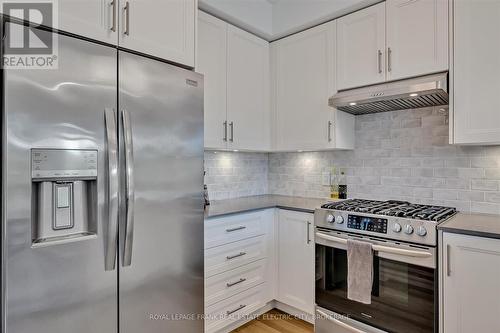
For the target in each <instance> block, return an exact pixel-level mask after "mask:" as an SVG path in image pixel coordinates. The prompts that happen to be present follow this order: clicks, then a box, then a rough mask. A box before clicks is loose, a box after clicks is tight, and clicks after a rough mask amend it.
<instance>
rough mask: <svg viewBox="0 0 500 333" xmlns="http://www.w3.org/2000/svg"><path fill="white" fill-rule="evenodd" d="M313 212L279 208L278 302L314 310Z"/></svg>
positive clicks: (304, 310)
mask: <svg viewBox="0 0 500 333" xmlns="http://www.w3.org/2000/svg"><path fill="white" fill-rule="evenodd" d="M313 222H314V215H313V214H308V213H301V212H295V211H288V210H279V213H278V237H277V241H278V244H277V248H278V253H277V263H278V281H277V290H278V301H280V302H281V303H284V304H286V305H289V306H292V307H294V308H296V309H298V310H301V311H303V312H306V313H308V314H313V313H314V223H313Z"/></svg>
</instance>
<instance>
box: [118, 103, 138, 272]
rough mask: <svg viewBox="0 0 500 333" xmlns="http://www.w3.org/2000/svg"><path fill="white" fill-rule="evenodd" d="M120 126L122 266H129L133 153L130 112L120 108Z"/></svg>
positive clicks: (131, 241)
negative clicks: (122, 156) (121, 135)
mask: <svg viewBox="0 0 500 333" xmlns="http://www.w3.org/2000/svg"><path fill="white" fill-rule="evenodd" d="M121 119H122V126H123V137H124V149H125V187H126V188H125V191H126V197H125V203H126V210H125V241H124V245H123V266H130V265H131V263H132V243H133V238H134V201H135V188H134V154H133V142H132V125H131V123H130V113H129V112H128V111H127V110H122V116H121Z"/></svg>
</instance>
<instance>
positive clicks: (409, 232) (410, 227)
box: [405, 224, 413, 235]
mask: <svg viewBox="0 0 500 333" xmlns="http://www.w3.org/2000/svg"><path fill="white" fill-rule="evenodd" d="M412 233H413V227H412V226H411V225H409V224H407V225H406V226H405V234H407V235H411V234H412Z"/></svg>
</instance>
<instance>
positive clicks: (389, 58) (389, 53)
mask: <svg viewBox="0 0 500 333" xmlns="http://www.w3.org/2000/svg"><path fill="white" fill-rule="evenodd" d="M387 71H388V72H390V71H392V50H391V48H390V47H388V48H387Z"/></svg>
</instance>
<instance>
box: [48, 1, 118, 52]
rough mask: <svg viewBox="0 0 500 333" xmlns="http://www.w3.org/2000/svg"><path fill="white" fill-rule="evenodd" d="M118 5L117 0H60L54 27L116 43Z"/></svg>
mask: <svg viewBox="0 0 500 333" xmlns="http://www.w3.org/2000/svg"><path fill="white" fill-rule="evenodd" d="M118 7H119V6H118V0H115V1H111V0H110V1H103V0H60V1H58V8H59V9H58V11H59V24H58V27H56V28H58V29H60V30H63V31H67V32H71V33H73V34H76V35H80V36H84V37H87V38H92V39H96V40H99V41H101V42H105V43H110V44H115V45H116V43H118V10H119V8H118Z"/></svg>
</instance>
